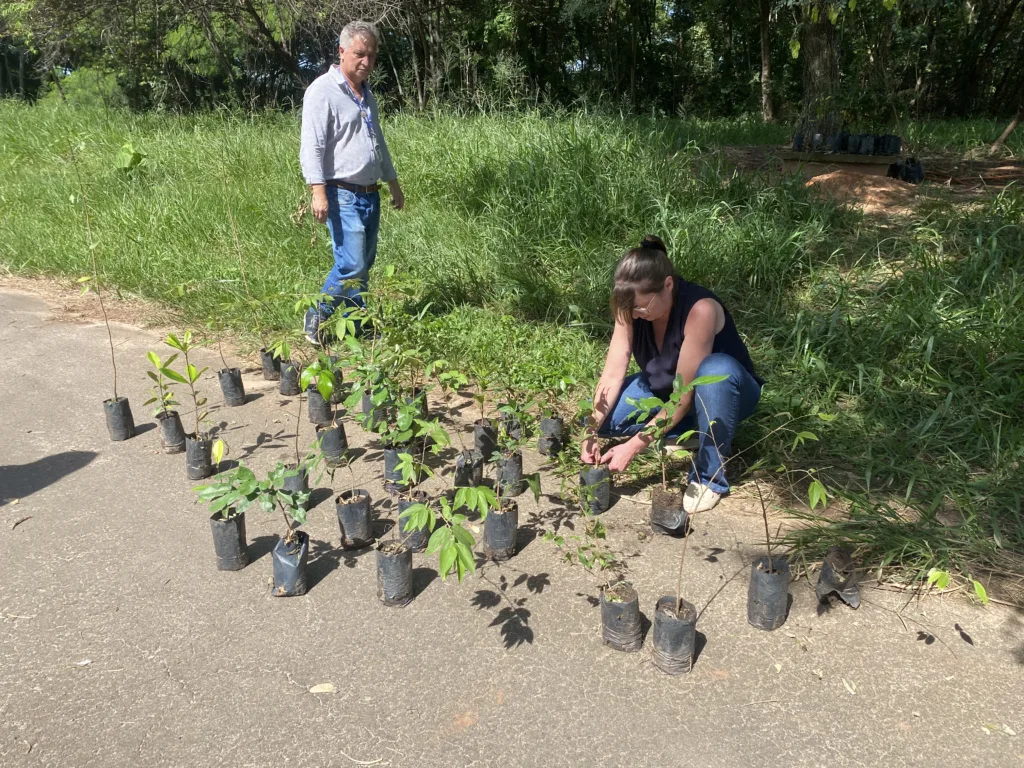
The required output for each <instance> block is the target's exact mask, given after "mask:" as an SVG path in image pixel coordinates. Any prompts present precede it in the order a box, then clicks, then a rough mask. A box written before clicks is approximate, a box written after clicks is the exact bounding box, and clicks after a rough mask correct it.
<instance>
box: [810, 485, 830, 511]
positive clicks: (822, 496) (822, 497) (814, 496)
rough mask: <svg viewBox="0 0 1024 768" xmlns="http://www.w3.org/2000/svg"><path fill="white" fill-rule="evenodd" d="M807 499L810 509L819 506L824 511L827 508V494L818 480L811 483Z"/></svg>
mask: <svg viewBox="0 0 1024 768" xmlns="http://www.w3.org/2000/svg"><path fill="white" fill-rule="evenodd" d="M807 499H808V501H809V502H810V505H811V509H814V508H815V507H817V506H818V504H819V503H820V504H821V508H822V509H824V508H825V507H827V506H828V494H827V493H826V492H825V486H824V484H823V483H822V482H821V481H820V480H817V479H816V480H814V482H812V483H811V486H810V488H808V489H807Z"/></svg>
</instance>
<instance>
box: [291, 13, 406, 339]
mask: <svg viewBox="0 0 1024 768" xmlns="http://www.w3.org/2000/svg"><path fill="white" fill-rule="evenodd" d="M377 41H378V35H377V29H376V27H374V26H373V25H372V24H370V23H368V22H365V21H353V22H350V23H349V24H347V25H345V28H344V29H343V30H341V34H340V35H339V36H338V53H339V58H340V64H335V65H332V66H331V68H330V69H329V70H328V71H327V72H326V73H325V74H323V75H321V76H320V77H318V78H317V79H316V80H314V81H313V83H312V85H310V86H309V88H307V89H306V94H305V96H304V97H303V99H302V144H301V148H300V149H299V163H300V165H301V166H302V175H303V176H304V177H305V179H306V183H307V184H309V186H310V188H311V190H312V196H313V201H312V211H313V217H314V218H315V219H316V220H317V221H319V222H321V223H324V222H326V223H327V229H328V230H329V231H330V233H331V247H332V249H333V251H334V268H333V269H332V270H331V271H330V274H328V275H327V279H326V280H325V281H324V285H323V288H322V289H321V293H323V294H326V295H327V296H328V297H330V298H329V299H326V300H324V301H323V302H321V304H320V305H319V306H318V307H317V308H316V309H311V310H309V311H308V312H307V313H306V318H305V323H304V326H305V327H304V330H305V333H306V338H307V339H308V340H309V342H310V343H311V344H314V345H317V346H319V344H320V334H319V329H320V324H321V322H323V321H324V320H326V319H327V318H328V317H330V316H331V315H332V314H333V313H334V310H335V309H337V308H338V306H340V305H341V304H342V303H345V304H348V305H351V306H363V300H362V297H361V296H360V293H362V292H363V291H365V290H366V285H367V281H368V279H369V276H370V267H372V266H373V262H374V260H375V259H376V258H377V232H378V230H379V228H380V193H379V192H378V189H379V186H380V185H379V184H378V183H377V182H378V180H380V179H383V180H384V181H386V182H387V185H388V188H389V190H390V192H391V204H392V205H393V206H394V207H395V208H396V209H398V210H401V209H402V208H403V207H404V206H405V196H404V195H403V193H402V187H401V186H400V185H399V183H398V174H397V173H395V166H394V165H393V164H392V163H391V155H390V154H389V153H388V146H387V144H386V143H385V141H384V134H383V133H382V132H381V129H380V119H379V117H378V114H377V101H376V99H374V97H373V93H372V92H371V91H370V88H369V86H368V85H367V83H366V78H368V77H369V76H370V72H372V71H373V66H374V64H376V61H377Z"/></svg>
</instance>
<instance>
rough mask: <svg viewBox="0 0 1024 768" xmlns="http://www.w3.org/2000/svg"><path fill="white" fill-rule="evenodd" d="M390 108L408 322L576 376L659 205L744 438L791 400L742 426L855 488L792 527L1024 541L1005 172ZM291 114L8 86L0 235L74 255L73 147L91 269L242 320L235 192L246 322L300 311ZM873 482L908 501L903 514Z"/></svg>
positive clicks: (1021, 244)
mask: <svg viewBox="0 0 1024 768" xmlns="http://www.w3.org/2000/svg"><path fill="white" fill-rule="evenodd" d="M912 128H913V130H909V129H908V135H913V136H915V141H919V142H924V146H933V147H934V148H936V149H942V148H949V147H957V148H961V149H962V148H970V147H972V146H974V145H975V144H976V143H977V142H978V141H979V138H978V137H982V136H984V137H985V138H984V141H988V140H990V139H989V138H988V132H989V131H990V129H991V128H992V126H989V125H987V124H983V123H982V122H981V121H977V122H975V123H970V124H967V123H962V124H945V125H939V124H931V123H929V124H923V125H920V126H916V127H912ZM386 130H387V134H388V139H389V143H390V145H391V148H392V154H393V155H394V156H395V158H396V162H397V164H398V167H399V170H400V173H401V174H402V178H403V183H404V186H405V189H406V195H407V199H408V201H409V203H408V210H407V211H405V212H402V213H396V212H394V211H387V212H386V213H385V216H384V222H383V226H382V233H381V247H380V262H381V263H382V264H394V265H395V266H396V267H397V268H398V271H399V273H400V274H401V275H402V276H403V277H404V278H407V279H408V280H410V281H411V282H412V283H413V285H414V290H413V294H414V295H413V297H412V298H411V300H410V301H409V302H408V309H409V311H410V312H411V313H416V314H421V313H422V320H421V321H419V322H414V321H412V320H411V319H410V321H409V322H408V323H406V324H403V328H404V334H405V337H406V340H407V341H408V343H410V344H414V345H416V346H419V347H421V348H423V349H424V351H425V353H428V354H431V355H437V356H444V357H446V358H448V359H449V360H452V361H456V362H457V363H459V364H460V365H462V366H464V367H466V368H471V367H478V368H483V369H489V370H496V371H497V372H498V376H499V378H509V377H516V378H518V379H521V380H523V381H529V382H538V381H541V380H543V379H545V378H550V377H552V376H560V375H568V376H573V377H575V378H577V379H581V380H587V379H591V378H593V377H594V376H595V375H596V374H597V373H598V371H599V368H600V364H601V361H602V359H603V355H604V349H605V344H606V340H607V334H608V330H609V327H610V326H609V322H610V319H609V313H608V311H607V297H608V292H609V287H610V277H611V273H612V270H613V269H614V265H615V262H616V260H617V258H618V256H619V255H620V254H621V252H622V251H623V250H624V249H626V248H628V247H630V246H632V245H633V244H635V243H636V242H638V241H639V239H640V236H641V235H642V234H643V233H645V232H657V233H660V234H661V235H663V236H664V237H665V238H666V239H667V241H668V242H669V243H670V246H671V250H672V252H673V256H674V259H675V261H676V264H677V266H678V268H679V270H680V271H681V273H682V274H683V275H684V276H685V277H687V278H688V279H691V280H694V281H696V282H699V283H702V284H704V285H707V286H709V287H711V288H712V289H713V290H715V291H716V292H717V293H718V294H719V295H720V296H721V297H722V299H723V301H724V302H725V303H726V305H727V306H729V308H730V309H731V311H732V312H733V314H734V315H735V316H736V318H737V323H738V325H739V327H740V329H741V331H742V332H743V333H744V334H745V335H746V337H747V339H748V342H749V344H750V346H751V349H752V353H753V356H754V359H755V361H756V363H757V365H758V367H759V369H760V371H761V372H762V374H763V375H764V377H765V378H766V379H767V381H768V385H767V387H766V389H765V392H764V395H763V398H762V405H761V408H760V411H759V414H758V415H757V416H756V417H755V418H754V419H753V420H752V421H751V423H750V424H749V425H748V426H747V427H745V428H744V430H743V431H742V434H741V437H740V439H741V441H742V442H743V444H745V445H750V444H753V443H756V442H757V441H759V440H761V439H762V438H764V437H765V436H767V435H769V434H771V432H772V430H773V429H775V428H777V427H778V425H780V424H782V423H784V422H786V421H787V420H788V419H790V418H793V417H806V418H807V419H809V420H810V421H809V423H813V425H814V426H809V427H808V428H809V429H811V430H813V431H814V432H815V433H816V436H817V438H818V440H816V441H810V440H808V441H806V442H805V443H803V444H797V445H793V444H791V443H790V442H789V439H786V440H785V441H784V442H782V441H780V440H779V436H778V435H776V436H775V437H772V438H771V439H769V440H767V441H765V442H764V443H761V444H758V445H757V447H756V449H755V450H754V451H753V452H752V453H753V454H754V455H756V457H757V458H759V459H760V460H761V461H762V462H763V466H764V467H765V468H766V469H767V470H775V469H777V468H780V467H782V468H783V469H784V471H783V472H781V473H779V475H778V477H779V478H780V481H779V482H780V485H787V484H792V483H796V486H797V488H802V487H804V485H805V484H806V481H807V470H809V469H811V468H814V469H816V470H817V472H818V475H819V476H820V477H822V479H823V480H825V481H826V484H827V485H828V486H829V487H830V489H831V491H832V492H833V494H835V493H839V494H840V495H845V496H846V497H847V498H848V500H849V503H850V508H851V509H852V510H853V512H854V513H853V514H851V515H850V516H848V517H846V518H845V519H844V520H843V521H842V523H841V524H839V523H837V522H836V521H834V520H832V519H827V518H824V517H820V516H815V517H814V519H813V520H810V521H807V522H810V523H811V527H810V528H808V529H806V532H805V533H803V534H802V536H801V538H800V539H799V541H794V543H796V544H798V545H799V547H800V549H801V550H802V551H803V552H805V553H806V554H808V555H809V556H815V555H817V554H820V553H821V552H822V551H823V550H824V548H825V547H826V546H827V545H828V544H829V543H832V542H833V541H835V540H836V537H840V538H841V540H843V541H846V542H848V543H849V544H851V546H853V547H854V548H855V549H856V550H857V553H858V554H860V555H863V556H864V557H865V558H867V559H868V561H869V562H871V563H872V564H875V565H877V564H880V563H882V562H885V563H886V567H887V568H889V569H890V571H891V572H894V573H895V572H898V569H899V567H900V566H903V567H904V568H905V573H906V574H907V575H908V577H910V578H918V577H919V575H920V573H921V570H922V567H923V564H928V567H940V568H947V567H948V568H952V569H954V570H956V571H958V572H961V573H964V574H966V573H968V572H970V573H973V574H974V576H975V577H979V576H980V574H981V573H983V572H984V571H983V569H984V568H985V567H986V566H988V567H990V568H998V569H999V570H1009V571H1010V572H1018V573H1019V572H1021V571H1024V568H1022V567H1021V566H1019V565H1018V566H1013V567H1012V568H1010V567H1008V566H1007V565H1006V557H1005V556H1006V555H1007V553H1009V552H1014V551H1016V552H1021V551H1024V520H1022V516H1021V508H1020V505H1021V497H1022V495H1024V472H1021V471H1020V466H1019V465H1020V462H1021V460H1022V459H1024V418H1022V416H1024V410H1022V409H1024V405H1022V404H1024V316H1022V313H1021V312H1020V307H1022V306H1024V276H1022V272H1021V260H1022V258H1024V257H1022V254H1024V193H1022V192H1021V190H1019V189H1015V188H1012V187H1011V188H1009V189H1007V190H1005V191H1004V192H1002V193H1000V194H998V195H992V196H991V197H989V198H986V199H985V200H984V201H983V202H981V203H979V204H973V205H971V206H969V207H954V206H953V205H952V204H950V203H946V202H943V201H942V200H941V199H940V200H938V201H936V202H933V203H931V204H929V205H928V206H925V207H922V209H921V210H920V211H919V212H918V213H916V214H914V215H913V216H912V217H910V218H909V219H907V220H904V221H902V222H900V223H899V224H898V225H892V224H890V223H879V222H875V221H872V220H868V219H865V218H864V217H862V216H860V215H859V214H856V213H851V212H849V211H847V210H845V209H841V208H838V207H836V206H835V205H833V204H831V203H827V202H821V201H818V200H815V199H813V198H811V197H809V196H808V194H807V192H806V190H805V189H804V187H803V186H802V184H800V183H799V182H798V181H797V180H795V179H783V180H774V181H773V180H769V179H767V178H762V177H760V176H752V175H739V174H732V173H729V172H725V171H723V170H722V169H720V168H719V167H717V166H715V165H714V164H713V163H712V162H711V161H706V160H705V156H706V154H707V153H706V150H708V149H711V148H713V147H714V146H715V145H716V144H717V143H718V142H721V141H740V142H742V143H758V141H757V139H758V138H760V139H761V141H760V143H779V142H780V136H781V141H785V131H783V130H781V129H778V128H771V129H765V128H764V127H760V126H757V125H755V124H745V123H730V122H728V121H677V120H668V121H654V120H636V121H625V120H616V119H611V118H606V117H596V116H590V115H581V114H577V115H560V116H556V117H545V116H541V115H537V114H523V115H511V116H475V117H455V116H452V115H446V114H435V115H431V116H423V117H415V116H407V115H399V116H396V117H394V118H392V119H391V120H390V121H389V123H388V125H387V128H386ZM915 131H916V133H915ZM297 137H298V123H297V120H296V118H295V116H293V115H281V114H276V115H270V114H268V115H260V116H256V117H243V116H238V115H233V114H219V113H218V114H208V115H204V116H199V117H187V118H186V117H174V116H161V115H125V114H120V113H109V114H108V113H104V112H101V111H69V110H66V109H61V108H60V107H59V106H55V107H49V106H41V107H35V108H30V107H24V106H20V105H13V104H4V105H3V106H0V146H2V148H3V151H2V153H0V205H2V206H3V217H2V221H0V263H2V264H4V265H5V266H6V267H7V268H8V269H10V270H12V271H14V272H18V273H29V274H31V273H48V274H54V273H55V274H60V275H66V276H69V277H77V276H79V275H83V274H87V273H88V272H89V271H90V269H89V264H88V252H87V249H86V247H85V242H84V233H83V227H82V226H81V220H82V206H81V199H80V198H81V191H80V190H79V189H78V187H77V183H76V182H75V176H74V174H73V173H72V170H71V165H70V163H71V162H72V156H74V157H75V158H77V159H76V160H75V162H77V163H79V167H80V168H81V170H82V172H83V175H84V177H85V179H86V194H87V196H88V200H89V205H90V208H91V210H92V213H93V223H94V232H95V234H96V237H97V239H98V241H99V246H98V250H97V255H98V257H99V261H100V264H101V271H102V272H103V276H104V279H105V280H106V281H108V282H109V283H111V284H113V285H116V286H118V287H120V288H121V289H123V290H126V291H129V292H131V293H134V294H138V295H141V296H143V297H148V298H153V299H159V300H161V301H163V302H166V303H168V304H170V305H172V306H174V307H176V308H177V309H178V310H179V311H180V312H181V313H182V314H183V315H184V316H185V317H186V318H188V319H189V321H191V322H195V323H197V324H198V323H202V322H204V321H205V320H206V319H207V318H211V317H215V316H216V317H218V318H219V320H220V321H223V322H224V323H226V324H228V325H231V326H234V327H236V328H238V329H239V330H242V331H248V332H250V333H251V332H252V330H253V328H252V322H251V320H250V319H249V317H248V315H246V314H245V313H243V312H240V311H239V310H238V309H237V308H232V307H227V308H225V303H230V302H231V301H232V300H233V299H234V298H236V297H237V296H238V295H239V294H240V293H241V292H242V285H241V273H240V270H239V263H238V257H237V252H236V249H235V246H234V243H233V238H232V232H231V227H230V221H229V216H228V212H229V208H230V210H231V211H232V212H233V215H234V216H235V218H236V219H237V222H238V229H239V237H240V246H241V250H242V252H243V253H244V254H245V256H244V258H245V263H246V272H247V276H248V278H249V284H250V285H249V288H250V290H251V292H252V293H253V294H254V295H256V296H259V297H267V301H266V302H265V303H264V310H263V317H262V322H263V323H264V325H265V326H267V327H268V328H271V329H279V328H285V327H294V326H295V325H296V324H297V318H296V317H295V315H294V313H293V311H292V310H293V304H294V299H295V298H296V297H297V296H299V295H303V294H308V293H311V292H315V291H316V290H317V289H318V288H319V285H320V283H321V281H322V279H323V275H324V274H325V273H326V271H327V269H328V267H329V259H330V255H329V250H328V246H327V241H326V231H325V230H324V229H323V228H321V227H317V226H314V225H313V224H312V222H311V220H310V218H309V216H308V215H306V216H305V217H304V218H302V219H301V220H300V221H299V223H298V224H296V223H295V222H294V221H293V214H294V213H295V212H296V210H297V208H298V206H299V204H300V201H301V200H303V199H304V187H303V184H302V180H301V178H300V176H299V172H298V168H297V159H296V156H297V141H298V138H297ZM1018 139H1019V137H1018ZM129 140H130V141H132V142H133V143H134V145H135V146H136V147H137V148H138V149H140V150H141V151H142V152H144V153H146V155H147V157H146V160H145V162H144V163H143V164H142V165H141V166H140V167H139V168H138V169H137V170H136V171H135V172H133V173H131V174H125V173H123V172H122V171H120V170H119V169H118V168H117V167H116V163H115V158H116V156H117V153H118V150H119V148H120V147H121V145H122V144H123V143H124V142H126V141H129ZM1011 146H1013V145H1011ZM73 148H75V149H73ZM707 156H710V155H707ZM377 272H378V274H379V270H378V271H377ZM818 413H825V414H831V415H834V416H836V418H835V419H834V420H832V421H829V422H827V423H826V422H824V421H819V420H818V419H817V418H815V415H816V414H818ZM801 483H803V484H804V485H801ZM800 493H802V491H800ZM886 510H896V513H894V514H897V517H899V515H900V514H903V512H902V510H910V511H909V512H908V513H907V516H906V526H905V527H903V528H901V527H900V525H901V524H900V523H898V522H893V521H892V520H891V519H890V517H891V516H890V515H889V512H888V511H886ZM922 520H924V521H925V523H924V524H922V523H921V522H920V521H922ZM883 521H885V522H886V524H885V525H882V524H881V522H883ZM912 521H913V522H912ZM941 521H947V522H946V523H944V522H941ZM949 521H956V523H955V525H954V526H952V527H951V526H950V525H949V524H947V523H948V522H949ZM894 526H895V527H894ZM953 529H955V531H954V530H953ZM897 531H898V532H899V535H895V532H897ZM951 533H955V535H950V534H951Z"/></svg>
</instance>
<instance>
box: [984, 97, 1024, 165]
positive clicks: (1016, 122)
mask: <svg viewBox="0 0 1024 768" xmlns="http://www.w3.org/2000/svg"><path fill="white" fill-rule="evenodd" d="M1021 115H1024V106H1020V107H1018V108H1017V114H1016V115H1015V116H1014V118H1013V120H1011V121H1010V124H1009V125H1008V126H1006V130H1005V131H1003V132H1002V133H1001V134H999V138H998V139H996V143H995V144H993V145H992V146H991V147H989V149H988V153H989V154H990V155H994V154H995V153H996V152H998V151H999V148H1000V147H1001V146H1002V145H1003V143H1004V142H1005V141H1006V140H1007V139H1008V138H1010V134H1011V133H1013V131H1014V129H1015V128H1016V127H1017V126H1018V125H1020V119H1021Z"/></svg>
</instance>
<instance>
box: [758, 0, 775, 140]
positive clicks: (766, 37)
mask: <svg viewBox="0 0 1024 768" xmlns="http://www.w3.org/2000/svg"><path fill="white" fill-rule="evenodd" d="M759 3H760V7H761V119H762V120H764V121H765V122H766V123H770V122H772V121H773V120H775V110H774V109H773V108H772V45H771V35H770V31H771V30H770V28H769V26H768V25H769V21H770V19H771V13H772V4H771V0H759Z"/></svg>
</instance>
